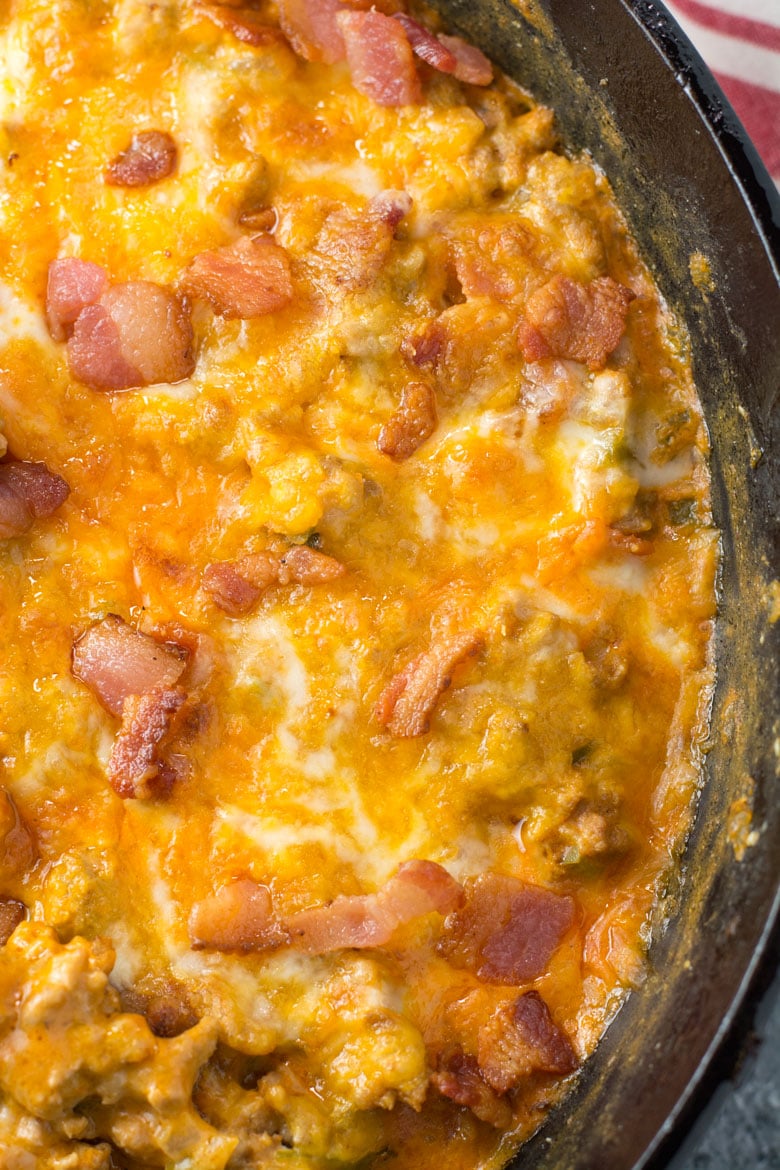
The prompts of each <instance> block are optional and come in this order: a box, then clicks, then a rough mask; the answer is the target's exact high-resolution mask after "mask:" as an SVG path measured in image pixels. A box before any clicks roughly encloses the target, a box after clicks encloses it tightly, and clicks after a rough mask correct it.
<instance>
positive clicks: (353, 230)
mask: <svg viewBox="0 0 780 1170" xmlns="http://www.w3.org/2000/svg"><path fill="white" fill-rule="evenodd" d="M411 206H412V200H411V197H410V196H409V195H408V194H407V193H406V192H405V191H393V190H389V191H382V192H380V193H379V194H378V195H376V196H374V198H373V199H372V200H371V201H370V203H369V204H368V207H367V208H366V210H365V211H360V212H356V211H355V210H353V209H352V208H349V207H337V208H335V209H334V210H333V211H332V212H331V213H330V214H329V215H328V217H327V219H326V220H325V222H324V224H323V225H322V229H321V231H320V232H319V235H318V236H317V239H316V241H315V244H314V251H315V252H316V253H317V257H318V259H319V260H321V261H322V264H321V267H320V275H322V273H325V274H327V275H329V276H330V277H331V279H332V281H333V282H334V284H336V285H338V286H339V287H341V288H344V289H349V290H353V289H359V288H367V287H368V286H369V285H370V284H371V283H372V281H373V280H374V279H375V277H376V276H377V275H378V274H379V273H380V272H381V270H382V267H383V265H384V263H385V260H386V259H387V256H388V253H389V251H390V248H391V246H392V242H393V238H394V235H395V230H396V228H397V227H398V225H399V223H400V222H401V220H402V219H403V218H404V216H405V215H408V213H409V211H410V210H411Z"/></svg>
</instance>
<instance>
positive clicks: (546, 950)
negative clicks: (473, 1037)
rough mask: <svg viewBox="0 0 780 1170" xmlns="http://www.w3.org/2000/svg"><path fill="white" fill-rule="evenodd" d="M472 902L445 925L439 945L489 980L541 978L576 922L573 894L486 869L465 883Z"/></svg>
mask: <svg viewBox="0 0 780 1170" xmlns="http://www.w3.org/2000/svg"><path fill="white" fill-rule="evenodd" d="M465 896H466V902H465V905H464V906H463V908H462V909H461V910H457V911H456V912H455V913H454V914H452V915H451V916H450V917H449V918H448V919H447V920H446V922H445V924H444V932H443V934H442V937H441V939H440V940H439V943H438V944H437V949H438V951H439V953H440V954H441V955H443V956H444V957H445V958H446V959H447V961H448V962H449V963H451V964H452V965H453V966H454V967H465V968H467V969H468V970H471V971H473V972H474V973H475V974H476V975H477V976H478V977H479V978H480V979H484V980H485V981H486V982H488V983H505V984H517V983H523V982H526V981H527V980H529V979H536V978H538V977H539V976H540V975H542V974H543V973H544V971H545V970H546V967H547V964H548V962H549V960H550V958H551V956H552V954H553V952H554V951H555V950H556V948H557V947H558V945H559V944H560V942H561V940H562V939H563V936H564V935H565V934H566V932H567V930H569V929H570V928H571V926H572V925H573V924H574V918H575V903H574V899H573V898H569V897H567V896H563V895H561V894H553V893H552V892H551V891H550V890H544V889H541V888H540V887H539V886H530V885H526V883H525V882H522V881H520V880H519V879H518V878H514V877H509V876H508V875H506V874H499V873H484V874H480V876H479V877H477V878H473V879H469V880H468V881H467V882H466V884H465Z"/></svg>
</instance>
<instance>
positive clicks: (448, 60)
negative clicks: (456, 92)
mask: <svg viewBox="0 0 780 1170" xmlns="http://www.w3.org/2000/svg"><path fill="white" fill-rule="evenodd" d="M393 19H394V20H397V21H398V23H399V24H400V25H401V27H402V28H403V30H404V32H405V33H406V36H407V38H408V40H409V44H410V45H411V46H412V49H413V50H414V52H415V53H416V54H417V56H418V57H419V58H420V59H421V60H422V61H425V62H426V64H428V65H432V66H433V68H434V69H438V70H439V72H440V73H454V72H455V69H456V68H457V64H458V60H457V57H456V56H455V54H454V53H453V52H452V50H451V49H448V48H447V47H446V45H443V44H442V43H441V41H440V40H439V38H438V37H436V36H434V35H433V33H432V32H431V31H430V29H427V28H425V27H424V26H423V25H422V24H419V23H418V22H417V21H416V20H413V19H412V17H411V16H407V15H406V13H405V12H396V13H395V15H394V17H393Z"/></svg>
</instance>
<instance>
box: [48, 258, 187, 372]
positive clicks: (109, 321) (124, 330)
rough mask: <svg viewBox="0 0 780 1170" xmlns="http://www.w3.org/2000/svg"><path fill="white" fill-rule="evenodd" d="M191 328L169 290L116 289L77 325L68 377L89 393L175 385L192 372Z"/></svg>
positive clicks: (143, 285) (138, 284)
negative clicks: (79, 382)
mask: <svg viewBox="0 0 780 1170" xmlns="http://www.w3.org/2000/svg"><path fill="white" fill-rule="evenodd" d="M192 341H193V333H192V323H191V321H190V317H189V314H188V312H187V311H186V308H185V306H184V305H183V304H182V302H181V301H180V299H179V298H178V297H177V296H176V294H175V293H174V292H173V291H172V290H171V289H169V288H165V287H163V286H162V285H160V284H154V283H153V282H152V281H149V280H133V281H128V282H127V283H124V284H115V285H113V286H112V287H111V288H109V289H108V291H107V292H105V293H103V295H102V296H101V298H100V300H99V301H98V302H97V304H94V305H88V306H87V308H85V309H83V310H82V311H81V313H80V314H79V316H78V318H77V319H76V323H75V325H74V327H73V334H72V336H71V338H70V340H69V341H68V362H69V364H70V372H71V374H73V376H74V377H75V378H78V379H79V380H80V381H81V382H84V383H85V384H86V385H87V386H90V387H92V389H93V390H129V389H131V388H132V387H135V386H150V385H152V384H154V383H156V382H180V381H181V380H182V379H183V378H186V377H188V376H189V375H190V374H191V373H192V371H193V369H194V366H195V362H194V359H193V356H192Z"/></svg>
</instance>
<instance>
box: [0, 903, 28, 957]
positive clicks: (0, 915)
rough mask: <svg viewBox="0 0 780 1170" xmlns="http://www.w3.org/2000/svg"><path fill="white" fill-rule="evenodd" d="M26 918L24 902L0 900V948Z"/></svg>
mask: <svg viewBox="0 0 780 1170" xmlns="http://www.w3.org/2000/svg"><path fill="white" fill-rule="evenodd" d="M26 917H27V907H26V906H25V904H24V902H17V901H16V899H15V898H0V947H4V946H5V944H6V943H7V942H8V940H9V938H10V937H11V935H12V934H13V932H14V931H15V930H16V928H17V926H18V925H19V923H20V922H24V920H25V918H26Z"/></svg>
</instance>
